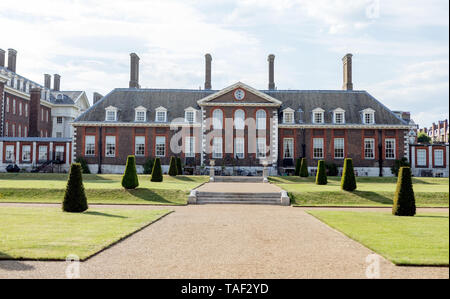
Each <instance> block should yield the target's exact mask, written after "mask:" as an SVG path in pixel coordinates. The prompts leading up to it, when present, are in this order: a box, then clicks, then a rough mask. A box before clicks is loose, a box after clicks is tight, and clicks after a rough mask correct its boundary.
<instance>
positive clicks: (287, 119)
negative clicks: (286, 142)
mask: <svg viewBox="0 0 450 299" xmlns="http://www.w3.org/2000/svg"><path fill="white" fill-rule="evenodd" d="M294 117H295V115H294V109H291V108H286V109H284V110H283V123H284V124H294V123H295V119H294Z"/></svg>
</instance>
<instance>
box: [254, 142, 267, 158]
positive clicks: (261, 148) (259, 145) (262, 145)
mask: <svg viewBox="0 0 450 299" xmlns="http://www.w3.org/2000/svg"><path fill="white" fill-rule="evenodd" d="M266 142H267V140H266V137H258V138H257V139H256V158H257V159H265V158H266V157H267V144H266Z"/></svg>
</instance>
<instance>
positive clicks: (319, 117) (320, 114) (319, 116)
mask: <svg viewBox="0 0 450 299" xmlns="http://www.w3.org/2000/svg"><path fill="white" fill-rule="evenodd" d="M324 112H325V110H323V109H322V108H316V109H314V110H313V115H312V117H313V123H315V124H323V123H324V122H325V120H324Z"/></svg>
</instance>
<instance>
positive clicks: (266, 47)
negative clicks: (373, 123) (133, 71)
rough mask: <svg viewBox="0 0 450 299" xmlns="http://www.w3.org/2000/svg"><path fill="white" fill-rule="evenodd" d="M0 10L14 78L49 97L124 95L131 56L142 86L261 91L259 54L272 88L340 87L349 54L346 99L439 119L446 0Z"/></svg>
mask: <svg viewBox="0 0 450 299" xmlns="http://www.w3.org/2000/svg"><path fill="white" fill-rule="evenodd" d="M11 3H12V2H11V1H1V2H0V27H1V28H3V30H2V37H1V39H0V48H3V49H7V48H14V49H16V50H17V51H18V61H17V72H18V73H19V74H21V75H24V76H26V77H28V78H30V79H32V80H34V81H37V82H41V83H42V82H43V74H44V73H50V74H54V73H59V74H61V76H62V81H61V88H62V89H66V90H85V91H87V92H88V96H89V98H90V99H92V92H93V91H97V92H100V93H102V94H106V93H108V92H109V91H110V90H112V89H113V88H115V87H127V86H128V81H129V53H130V52H136V53H138V55H139V56H140V58H141V64H140V83H141V86H142V87H149V88H194V89H198V88H199V87H200V86H203V81H204V54H205V53H211V55H212V57H213V61H212V63H213V65H212V66H213V71H212V84H213V88H214V89H221V88H223V87H226V86H228V85H230V84H233V83H235V82H236V81H243V82H245V83H247V84H250V85H252V86H253V87H256V88H259V89H266V88H267V80H268V79H267V77H268V74H267V55H268V54H270V53H273V54H275V55H276V58H275V83H276V85H277V88H278V89H341V86H342V61H341V58H342V57H343V56H344V55H345V54H346V53H349V52H350V53H353V55H354V59H353V83H354V87H355V89H358V90H367V91H369V92H370V93H371V94H372V95H373V96H375V97H376V98H377V99H379V100H380V101H382V102H383V103H384V104H385V105H387V106H388V107H389V108H391V109H392V110H405V111H411V112H412V117H413V119H414V120H415V121H416V122H417V123H419V124H420V125H421V126H429V125H431V123H432V122H433V121H437V120H440V119H445V118H448V111H449V71H448V69H449V40H448V34H449V13H448V11H449V3H448V1H447V0H428V1H425V0H422V1H418V0H409V1H408V0H395V1H391V0H380V1H377V0H327V1H325V0H296V1H295V0H293V1H289V0H277V1H274V0H239V1H225V0H216V1H200V0H183V1H172V0H164V1H148V0H147V1H143V0H128V1H111V0H90V1H81V0H79V1H76V0H72V1H69V0H57V1H56V0H55V1H50V0H40V1H26V0H16V1H14V2H13V3H14V5H11Z"/></svg>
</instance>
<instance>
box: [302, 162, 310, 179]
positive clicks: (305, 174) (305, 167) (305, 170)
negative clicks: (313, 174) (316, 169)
mask: <svg viewBox="0 0 450 299" xmlns="http://www.w3.org/2000/svg"><path fill="white" fill-rule="evenodd" d="M300 176H301V177H302V178H307V177H308V176H309V173H308V161H307V160H306V158H302V162H301V165H300Z"/></svg>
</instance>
